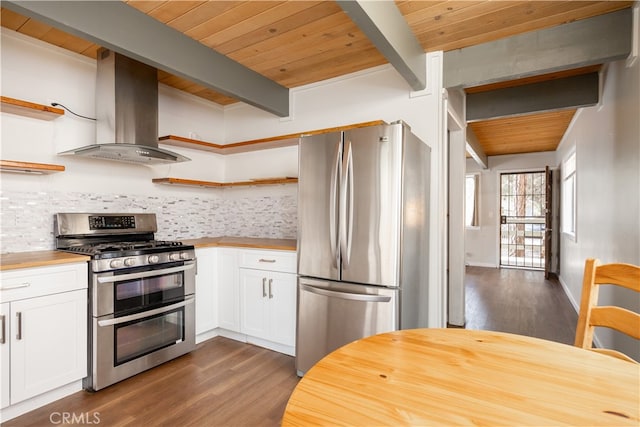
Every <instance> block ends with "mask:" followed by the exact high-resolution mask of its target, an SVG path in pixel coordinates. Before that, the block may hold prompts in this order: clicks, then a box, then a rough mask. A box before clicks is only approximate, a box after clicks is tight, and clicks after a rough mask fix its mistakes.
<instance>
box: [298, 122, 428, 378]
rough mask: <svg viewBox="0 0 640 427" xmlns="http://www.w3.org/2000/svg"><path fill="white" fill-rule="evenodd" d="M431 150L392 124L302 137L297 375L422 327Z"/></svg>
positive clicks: (425, 300) (424, 323)
mask: <svg viewBox="0 0 640 427" xmlns="http://www.w3.org/2000/svg"><path fill="white" fill-rule="evenodd" d="M429 180H430V148H429V147H428V146H427V145H426V144H425V143H424V142H422V141H421V140H419V139H418V138H417V137H416V136H415V135H413V134H412V133H411V131H410V129H409V127H408V126H407V125H406V124H404V123H402V122H397V123H393V124H384V125H376V126H369V127H361V128H355V129H351V130H347V131H344V132H336V133H328V134H320V135H313V136H307V137H302V138H301V139H300V143H299V181H298V307H297V316H298V317H297V333H296V370H297V373H298V375H299V376H302V375H303V374H304V373H305V372H306V371H307V370H309V369H310V368H311V367H312V366H313V365H314V364H315V363H316V362H317V361H318V360H320V359H321V358H322V357H324V356H325V355H327V354H328V353H330V352H331V351H333V350H335V349H337V348H338V347H341V346H342V345H344V344H347V343H349V342H351V341H354V340H356V339H359V338H363V337H366V336H369V335H373V334H377V333H381V332H388V331H392V330H397V329H409V328H417V327H426V326H427V303H428V270H427V266H428V237H429V236H428V222H429V185H430V182H429Z"/></svg>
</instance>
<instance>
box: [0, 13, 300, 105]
mask: <svg viewBox="0 0 640 427" xmlns="http://www.w3.org/2000/svg"><path fill="white" fill-rule="evenodd" d="M2 6H3V7H6V8H7V9H10V10H12V11H14V12H16V13H19V14H22V15H24V16H28V17H30V18H33V19H36V20H38V21H43V22H45V23H47V24H49V25H51V26H53V27H54V28H57V29H59V30H62V31H64V32H67V33H70V34H73V35H75V36H78V37H81V38H83V39H85V40H90V41H92V42H94V43H97V44H99V45H100V46H103V47H105V48H107V49H111V50H113V51H115V52H118V53H120V54H122V55H125V56H127V57H130V58H132V59H135V60H138V61H140V62H143V63H145V64H148V65H150V66H153V67H156V68H158V69H160V70H164V71H166V72H169V73H171V74H174V75H177V76H180V77H183V78H185V79H187V80H190V81H192V82H195V83H198V84H200V85H202V86H205V87H207V88H210V89H213V90H215V91H217V92H220V93H222V94H224V95H227V96H230V97H232V98H235V99H238V100H241V101H244V102H246V103H247V104H250V105H253V106H255V107H257V108H260V109H262V110H265V111H268V112H270V113H273V114H275V115H277V116H280V117H286V116H288V115H289V89H287V88H286V87H284V86H282V85H280V84H278V83H276V82H274V81H273V80H270V79H268V78H266V77H264V76H262V75H260V74H259V73H257V72H255V71H253V70H251V69H249V68H247V67H245V66H243V65H241V64H240V63H238V62H236V61H234V60H232V59H230V58H227V57H225V56H224V55H222V54H220V53H218V52H215V51H213V50H211V49H209V48H208V47H206V46H204V45H202V44H201V43H199V42H197V41H196V40H193V39H192V38H190V37H188V36H186V35H184V34H182V33H180V32H179V31H176V30H174V29H173V28H170V27H167V26H166V25H164V24H162V23H161V22H159V21H157V20H155V19H154V18H152V17H150V16H148V15H145V14H144V13H142V12H140V11H139V10H137V9H134V8H132V7H131V6H129V5H127V4H126V3H123V2H121V1H72V2H70V1H3V2H2Z"/></svg>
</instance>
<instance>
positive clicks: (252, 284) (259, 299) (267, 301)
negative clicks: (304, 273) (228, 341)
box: [240, 268, 296, 346]
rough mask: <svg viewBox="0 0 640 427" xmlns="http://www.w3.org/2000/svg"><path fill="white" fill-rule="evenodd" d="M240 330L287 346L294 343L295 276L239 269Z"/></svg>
mask: <svg viewBox="0 0 640 427" xmlns="http://www.w3.org/2000/svg"><path fill="white" fill-rule="evenodd" d="M240 301H241V308H240V312H241V315H242V318H241V322H240V323H241V325H242V333H244V334H247V335H251V336H253V337H256V338H262V339H265V340H268V341H273V342H275V343H278V344H284V345H288V346H293V345H295V331H296V276H295V275H294V274H290V273H280V272H273V271H265V270H253V269H249V268H241V269H240Z"/></svg>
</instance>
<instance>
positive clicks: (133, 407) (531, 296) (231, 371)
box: [3, 267, 577, 427]
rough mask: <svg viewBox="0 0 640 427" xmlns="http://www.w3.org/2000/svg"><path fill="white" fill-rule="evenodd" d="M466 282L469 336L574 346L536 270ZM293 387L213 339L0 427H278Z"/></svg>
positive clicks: (571, 313) (555, 291)
mask: <svg viewBox="0 0 640 427" xmlns="http://www.w3.org/2000/svg"><path fill="white" fill-rule="evenodd" d="M465 282H466V293H467V297H466V317H467V325H466V327H467V328H468V329H489V330H496V331H503V332H511V333H516V334H522V335H530V336H535V337H539V338H544V339H549V340H553V341H559V342H564V343H567V344H572V343H573V337H574V334H575V324H576V322H577V315H576V313H575V310H574V309H573V307H572V306H571V304H570V302H569V300H568V298H567V297H566V295H565V294H564V292H563V290H562V288H561V287H560V285H559V284H558V283H557V281H553V280H552V281H546V280H544V278H543V275H542V273H540V272H536V271H525V270H510V269H495V268H480V267H469V268H468V269H467V276H466V281H465ZM297 383H298V377H297V376H296V374H295V366H294V358H293V357H290V356H286V355H283V354H279V353H276V352H273V351H269V350H265V349H262V348H260V347H256V346H253V345H249V344H243V343H239V342H236V341H233V340H230V339H227V338H223V337H216V338H213V339H211V340H209V341H206V342H204V343H202V344H199V345H198V348H197V349H196V351H194V352H192V353H190V354H188V355H185V356H183V357H180V358H178V359H176V360H173V361H171V362H168V363H166V364H164V365H162V366H159V367H157V368H155V369H152V370H150V371H147V372H144V373H141V374H139V375H136V376H135V377H132V378H129V379H128V380H126V381H122V382H120V383H118V384H115V385H113V386H111V387H107V388H106V389H103V390H101V391H99V392H97V393H89V392H85V391H81V392H78V393H75V394H73V395H71V396H68V397H66V398H64V399H61V400H59V401H57V402H54V403H51V404H49V405H47V406H44V407H42V408H39V409H37V410H34V411H32V412H30V413H28V414H25V415H22V416H20V417H17V418H14V419H13V420H10V421H7V422H6V423H4V424H3V426H7V427H14V426H16V427H41V426H51V425H55V424H53V423H52V422H51V420H50V416H51V414H54V413H62V412H67V413H72V414H76V416H80V415H83V414H84V416H85V417H86V418H85V419H89V420H93V421H94V422H93V423H92V424H94V425H99V426H105V427H107V426H108V427H113V426H116V427H140V426H150V427H155V426H170V427H174V426H181V427H182V426H198V427H199V426H207V427H209V426H212V427H215V426H278V425H280V420H281V417H282V414H283V412H284V408H285V406H286V403H287V400H288V399H289V396H290V394H291V392H292V391H293V389H294V388H295V386H296V384H297ZM94 416H97V417H98V418H99V423H98V422H95V420H94V419H93V418H92V417H94ZM59 420H60V418H57V419H54V421H59ZM56 424H58V425H60V423H59V422H58V423H56ZM75 424H76V425H77V424H78V423H77V422H76V423H75ZM87 424H89V423H87Z"/></svg>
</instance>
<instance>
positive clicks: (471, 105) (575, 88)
mask: <svg viewBox="0 0 640 427" xmlns="http://www.w3.org/2000/svg"><path fill="white" fill-rule="evenodd" d="M599 92H600V87H599V74H598V73H597V72H592V73H588V74H581V75H577V76H570V77H564V78H561V79H555V80H548V81H543V82H536V83H530V84H527V85H521V86H515V87H506V88H501V89H495V90H490V91H485V92H477V93H468V94H467V96H466V102H467V109H466V112H467V116H466V118H467V122H474V121H478V120H489V119H495V118H500V117H509V116H518V115H522V114H530V113H539V112H544V111H557V110H564V109H567V108H578V107H589V106H592V105H596V104H597V103H598V100H599Z"/></svg>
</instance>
